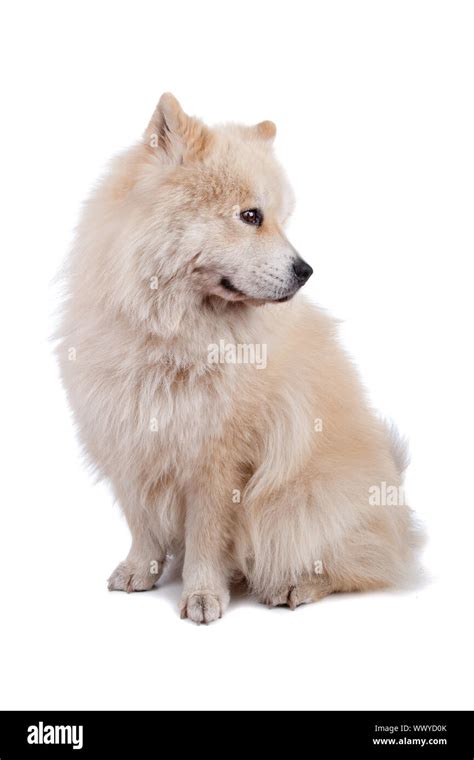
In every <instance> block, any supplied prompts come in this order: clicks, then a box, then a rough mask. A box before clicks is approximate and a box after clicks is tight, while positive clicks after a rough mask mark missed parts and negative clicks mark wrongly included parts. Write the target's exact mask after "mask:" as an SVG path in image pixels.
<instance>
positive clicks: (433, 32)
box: [0, 0, 474, 709]
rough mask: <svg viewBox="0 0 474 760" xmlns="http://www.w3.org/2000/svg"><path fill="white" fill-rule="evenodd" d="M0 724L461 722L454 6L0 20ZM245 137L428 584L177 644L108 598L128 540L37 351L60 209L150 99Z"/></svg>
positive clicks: (39, 7) (468, 662) (90, 9)
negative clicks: (346, 360)
mask: <svg viewBox="0 0 474 760" xmlns="http://www.w3.org/2000/svg"><path fill="white" fill-rule="evenodd" d="M0 28H1V40H0V54H1V58H2V60H1V61H0V70H1V72H2V80H3V81H2V88H1V92H2V96H1V97H2V101H1V104H0V109H1V114H0V129H1V144H0V150H1V174H2V177H1V180H2V181H1V193H2V199H1V210H2V222H1V227H0V235H1V241H0V242H1V247H0V251H1V253H0V261H1V269H2V271H1V273H0V286H1V299H0V307H1V310H2V314H1V324H2V336H3V337H2V353H1V357H2V365H3V366H2V393H1V395H0V399H1V403H2V411H1V434H2V438H3V444H4V451H3V465H4V467H3V468H2V470H3V474H2V507H1V510H2V511H1V532H0V562H1V567H0V577H1V585H2V592H1V595H0V618H1V628H0V658H1V663H0V707H2V708H32V709H33V708H64V709H67V708H89V709H95V708H111V709H114V708H123V709H126V708H133V709H139V708H148V709H154V708H157V709H162V708H184V709H195V708H203V709H208V708H209V709H210V708H219V709H227V708H237V709H245V708H248V709H261V708H262V709H287V708H289V709H356V708H359V709H364V708H387V709H388V708H407V709H408V708H426V709H433V708H441V709H444V708H470V709H472V708H473V707H474V704H473V703H474V698H473V693H472V683H473V675H474V674H473V664H472V641H473V639H474V631H473V619H472V617H473V616H472V599H473V593H472V580H473V575H474V573H473V563H474V557H473V553H472V542H473V534H474V517H473V493H474V484H473V479H472V472H473V468H472V465H473V462H472V456H473V451H472V431H473V415H472V411H473V410H472V393H473V388H474V384H473V377H472V366H471V364H472V358H471V357H472V322H473V313H472V312H473V309H472V291H473V273H472V266H471V262H472V257H473V253H474V245H473V244H474V222H473V209H474V206H473V201H474V108H473V84H474V45H473V39H474V6H473V4H472V3H469V2H466V3H463V2H456V1H453V0H450V1H449V2H448V1H447V0H446V2H436V0H430V1H429V2H421V1H419V0H409V1H408V2H407V1H406V0H396V1H395V0H394V1H393V2H387V1H381V0H374V2H366V1H358V2H338V1H335V2H316V1H315V0H311V1H309V0H308V2H303V1H302V0H293V2H291V3H289V2H287V1H285V2H281V0H252V2H249V1H248V0H239V2H238V3H230V2H218V1H217V0H215V1H212V0H200V2H184V1H183V0H173V2H166V3H165V2H149V3H148V2H139V1H137V0H128V2H118V1H117V0H114V2H96V1H94V2H86V1H85V0H81V1H80V2H51V1H47V0H44V1H43V2H41V3H36V2H30V3H27V2H10V3H6V2H5V3H2V11H1V19H0ZM166 90H171V91H173V92H174V93H175V94H176V95H177V97H178V98H179V99H180V100H181V102H182V105H183V107H184V108H185V109H186V110H188V111H189V112H190V113H194V114H197V115H199V116H202V117H203V118H205V119H206V120H208V121H209V122H215V121H219V120H240V121H244V122H248V123H254V122H257V121H259V120H261V119H267V118H268V119H273V120H274V121H275V122H276V123H277V125H278V138H277V142H276V148H277V151H278V154H279V157H280V158H281V160H282V162H283V163H284V165H285V167H286V168H287V171H288V174H289V176H290V179H291V180H292V183H293V185H294V188H295V191H296V197H297V208H296V213H295V215H294V218H293V220H292V223H291V228H290V237H291V239H292V241H293V243H294V244H295V246H296V247H297V248H298V250H299V251H300V252H301V254H302V255H303V256H304V258H306V259H307V260H308V261H309V262H310V263H311V264H312V265H313V267H314V270H315V274H314V276H313V278H312V279H311V281H310V282H309V283H308V287H307V288H306V290H307V292H308V293H309V294H310V295H311V297H312V298H314V299H315V300H316V301H317V302H318V303H319V304H321V305H322V306H324V307H327V308H328V309H330V310H331V311H332V312H333V313H334V314H335V315H337V316H338V317H340V318H341V319H342V320H344V324H343V326H342V336H343V339H344V341H345V343H346V345H347V346H348V348H349V350H350V352H351V353H352V354H353V355H354V357H355V358H356V361H357V363H358V365H359V366H360V368H361V371H362V374H363V377H364V380H365V382H366V384H367V386H368V388H369V390H370V393H371V396H372V398H373V400H374V403H375V404H376V405H377V407H378V408H380V409H381V410H382V411H383V412H384V413H385V414H386V415H389V416H391V417H393V418H394V419H395V420H396V421H397V422H398V424H399V427H400V428H401V430H402V432H404V433H405V434H406V435H407V436H408V438H409V439H410V442H411V451H412V465H411V468H410V470H409V475H408V479H407V493H408V497H409V500H410V502H411V504H412V505H413V506H414V508H415V509H416V511H417V513H418V515H419V516H420V517H421V518H422V520H423V521H424V522H425V524H426V526H427V530H428V534H429V539H430V540H429V544H428V547H427V550H426V553H425V566H426V567H427V570H428V572H429V574H430V576H431V580H430V581H429V582H428V583H427V584H426V585H425V586H424V587H421V588H419V589H418V590H416V591H412V592H410V593H380V594H367V595H351V596H334V597H331V598H329V599H327V600H324V601H323V602H321V603H319V604H316V605H312V606H309V607H306V608H300V609H298V610H297V611H296V612H290V611H289V610H286V609H277V610H273V611H270V610H267V609H266V608H264V607H262V606H259V605H258V604H256V603H255V602H253V601H252V600H248V599H239V600H236V601H234V602H233V603H232V604H231V607H230V609H229V611H228V613H227V615H226V617H224V619H223V620H222V621H220V622H219V623H216V624H213V625H211V626H209V627H205V626H201V627H199V628H198V627H197V626H195V625H193V624H191V623H190V622H188V621H181V620H180V619H179V616H178V612H177V602H178V598H179V595H180V587H179V583H178V582H172V583H169V584H168V585H165V586H162V587H160V588H158V589H156V590H155V591H153V592H150V593H146V594H135V595H126V594H120V593H114V594H111V593H108V592H107V589H106V578H107V577H108V575H109V574H110V572H111V571H112V570H113V568H114V567H115V565H116V564H117V562H118V561H119V560H121V559H122V558H123V557H124V556H125V554H126V553H127V551H128V543H129V537H128V531H127V528H126V526H125V523H124V521H123V519H122V518H121V516H120V514H119V511H118V508H117V507H112V500H111V497H110V494H109V492H108V489H107V487H106V486H105V485H99V486H94V485H93V483H92V481H91V479H90V477H89V476H88V474H87V472H86V471H85V469H84V467H83V465H82V463H81V461H80V455H79V450H78V446H77V443H76V440H75V436H74V431H73V425H72V421H71V419H70V414H69V412H68V409H67V406H66V402H65V398H64V394H63V392H62V389H61V387H60V384H59V382H58V373H57V369H56V366H55V362H54V359H53V357H52V355H51V344H50V343H48V340H47V336H48V335H49V334H50V333H51V331H52V329H53V327H54V324H55V319H54V309H55V307H56V306H57V304H58V292H57V288H56V287H55V286H54V284H52V279H53V277H54V275H55V273H56V272H57V270H58V268H59V267H60V264H61V262H62V260H63V258H64V256H65V253H66V251H67V249H68V246H69V244H70V241H71V236H72V231H73V228H74V225H75V223H76V221H77V218H78V213H79V209H80V203H81V201H82V199H83V198H84V197H85V196H86V194H87V192H88V190H89V188H90V187H91V185H92V183H93V182H94V180H95V179H96V177H97V176H98V174H99V173H100V171H101V169H102V167H103V165H104V163H105V162H106V161H107V159H108V158H109V157H110V155H111V154H113V153H114V152H115V151H117V150H119V149H122V148H123V147H125V146H127V144H129V143H130V142H132V141H133V140H135V139H136V138H138V137H139V136H140V135H141V133H142V131H143V129H144V127H145V125H146V123H147V120H148V118H149V116H150V114H151V112H152V110H153V108H154V106H155V103H156V101H157V100H158V98H159V96H160V94H161V93H162V92H163V91H166Z"/></svg>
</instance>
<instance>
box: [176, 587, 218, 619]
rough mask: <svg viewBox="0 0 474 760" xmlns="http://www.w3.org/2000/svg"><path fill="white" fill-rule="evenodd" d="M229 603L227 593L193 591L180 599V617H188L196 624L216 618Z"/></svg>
mask: <svg viewBox="0 0 474 760" xmlns="http://www.w3.org/2000/svg"><path fill="white" fill-rule="evenodd" d="M228 604H229V593H228V592H225V593H219V592H217V593H215V592H211V591H193V592H192V593H191V594H184V596H183V598H182V599H181V605H180V609H181V617H182V618H189V619H190V620H193V621H194V622H195V623H197V624H198V625H199V624H200V623H206V624H207V623H212V622H213V621H214V620H218V619H219V618H221V617H222V615H223V614H224V612H225V609H226V607H227V605H228Z"/></svg>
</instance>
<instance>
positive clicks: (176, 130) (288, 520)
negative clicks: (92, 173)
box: [57, 93, 420, 623]
mask: <svg viewBox="0 0 474 760" xmlns="http://www.w3.org/2000/svg"><path fill="white" fill-rule="evenodd" d="M275 134H276V127H275V125H274V124H273V123H272V122H271V121H263V122H260V123H258V124H257V125H255V126H241V125H238V124H225V125H221V126H216V127H213V128H211V127H208V126H206V125H205V124H204V123H203V122H201V121H200V120H199V119H197V118H194V117H190V116H188V115H187V114H186V113H185V112H184V111H183V110H182V108H181V106H180V104H179V103H178V101H177V100H176V99H175V97H174V96H173V95H171V94H169V93H165V94H164V95H163V96H162V97H161V99H160V101H159V103H158V105H157V107H156V109H155V111H154V113H153V116H152V118H151V121H150V123H149V125H148V127H147V129H146V131H145V133H144V136H143V138H142V139H141V140H140V141H139V142H138V143H137V144H135V145H134V146H133V147H132V148H131V149H129V150H128V151H127V152H125V153H123V154H122V155H120V156H119V157H118V158H116V159H115V160H114V161H113V163H112V164H111V167H110V170H109V171H108V173H107V176H106V177H105V178H104V179H103V180H102V181H101V182H100V184H99V185H98V187H97V188H96V189H95V190H94V192H93V194H92V196H91V198H90V199H89V201H88V202H87V204H86V206H85V209H84V211H83V215H82V219H81V221H80V224H79V227H78V230H77V234H76V239H75V243H74V245H73V249H72V251H71V254H70V257H69V260H68V262H67V266H66V268H65V283H66V289H67V295H66V298H65V301H64V305H63V312H62V316H61V324H60V329H59V334H58V337H59V341H58V347H57V352H58V356H59V362H60V367H61V374H62V379H63V382H64V385H65V387H66V390H67V394H68V397H69V401H70V405H71V407H72V409H73V412H74V415H75V420H76V422H77V426H78V432H79V436H80V440H81V443H82V445H83V448H84V452H85V454H86V456H87V459H88V461H89V462H90V463H91V464H92V465H93V467H94V468H95V469H96V470H97V472H98V473H99V474H100V476H101V477H103V478H105V479H107V480H108V481H109V483H110V484H111V487H112V489H113V493H114V496H115V498H116V500H117V501H118V502H119V504H120V506H121V509H122V510H123V512H124V514H125V517H126V519H127V522H128V525H129V528H130V532H131V538H132V542H131V548H130V552H129V554H128V556H127V557H126V559H125V560H124V561H123V562H121V563H120V564H119V565H118V567H117V568H116V569H115V571H114V572H113V573H112V575H111V577H110V579H109V589H111V590H118V591H128V592H131V591H146V590H148V589H151V588H152V587H153V586H154V585H155V584H156V582H157V581H158V580H159V578H160V575H161V574H162V572H163V568H164V567H165V563H166V561H167V558H169V557H170V556H173V555H174V556H181V557H182V578H183V593H182V599H181V602H180V609H181V616H182V617H184V618H189V619H191V620H193V621H195V622H196V623H210V622H212V621H214V620H216V619H218V618H220V617H221V616H222V614H223V612H224V611H225V609H226V607H227V606H228V603H229V596H230V592H229V589H230V587H231V584H232V583H233V582H234V581H235V580H236V579H244V581H245V583H246V586H247V588H248V591H249V593H251V594H253V595H255V596H256V597H257V598H258V599H259V600H260V601H262V602H264V603H265V604H268V605H269V606H278V605H287V606H289V607H290V608H291V609H294V608H295V607H297V606H298V605H300V604H303V603H307V602H314V601H316V600H319V599H321V598H323V597H325V596H326V595H328V594H331V593H334V592H340V591H342V592H344V591H364V590H369V589H382V588H388V587H392V586H399V585H401V584H405V583H406V582H407V580H408V579H409V578H410V577H412V574H413V572H414V570H415V567H416V557H417V548H418V547H419V545H420V540H419V539H420V536H419V531H418V529H417V526H416V523H415V520H414V518H413V515H412V512H411V510H410V508H409V507H408V506H407V505H406V504H405V503H404V499H403V498H402V497H400V493H401V485H402V477H403V471H404V469H405V466H406V461H405V451H404V443H403V441H402V440H401V439H400V437H399V436H398V434H397V433H396V431H395V430H394V429H391V428H390V427H388V426H387V424H386V423H385V422H384V421H383V420H381V419H379V418H378V417H377V416H376V414H375V413H374V412H373V411H372V410H371V408H370V406H369V404H368V402H367V400H366V397H365V393H364V390H363V388H362V386H361V382H360V380H359V377H358V375H357V372H356V370H355V369H354V367H353V365H352V363H351V361H350V360H349V359H348V357H347V356H346V354H345V352H344V350H343V349H342V348H341V346H340V345H339V343H338V338H337V332H336V323H335V321H334V320H332V319H331V318H330V317H329V316H327V315H326V313H325V312H323V311H322V310H321V309H319V308H317V307H316V306H314V305H312V304H311V303H310V302H309V301H307V300H306V299H305V298H304V297H303V296H302V295H301V294H298V295H297V293H298V291H299V290H300V288H301V287H302V286H303V285H304V284H305V282H306V281H307V280H308V278H309V277H310V276H311V274H312V269H311V266H310V265H309V264H308V263H306V262H305V261H304V260H303V258H302V257H301V256H300V255H299V254H298V253H297V252H296V250H295V249H294V247H293V246H292V245H291V243H290V242H289V240H288V239H287V237H286V235H285V232H284V228H285V222H286V221H287V219H288V217H289V216H290V214H291V211H292V208H293V203H294V201H293V194H292V191H291V189H290V186H289V184H288V181H287V179H286V177H285V174H284V172H283V170H282V168H281V167H280V165H279V164H278V162H277V160H276V158H275V155H274V151H273V141H274V138H275ZM256 346H257V347H260V350H259V351H258V352H257V351H255V350H254V351H253V353H252V351H251V350H250V349H252V347H256ZM216 347H217V350H216ZM239 347H240V349H241V350H240V353H239ZM263 347H264V349H265V350H263ZM256 356H258V357H259V361H255V357H256ZM239 357H240V360H239ZM263 357H264V358H265V361H263ZM389 493H391V494H396V498H393V499H392V501H394V502H395V503H388V502H389V501H390V499H389V498H388V497H387V494H389Z"/></svg>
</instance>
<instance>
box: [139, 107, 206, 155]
mask: <svg viewBox="0 0 474 760" xmlns="http://www.w3.org/2000/svg"><path fill="white" fill-rule="evenodd" d="M144 139H145V143H146V145H147V147H148V148H149V149H150V150H151V151H153V152H155V153H157V154H158V155H160V156H161V157H162V158H163V159H165V160H166V161H167V162H170V163H176V164H182V163H185V162H187V161H192V160H197V159H199V158H200V157H201V156H202V155H203V153H204V151H205V150H206V147H207V145H208V142H209V140H210V132H209V130H208V129H207V127H206V126H205V125H204V124H203V123H202V122H200V121H199V120H198V119H195V118H194V117H192V116H188V115H187V114H186V113H185V112H184V111H183V109H182V108H181V106H180V104H179V103H178V101H177V100H176V98H175V97H174V95H172V94H171V93H170V92H165V93H164V95H162V96H161V98H160V100H159V103H158V105H157V106H156V108H155V111H154V113H153V116H152V117H151V120H150V123H149V125H148V127H147V129H146V131H145V135H144Z"/></svg>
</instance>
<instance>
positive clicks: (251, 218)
mask: <svg viewBox="0 0 474 760" xmlns="http://www.w3.org/2000/svg"><path fill="white" fill-rule="evenodd" d="M240 218H241V219H242V221H243V222H245V224H254V225H255V226H256V227H260V225H261V224H262V222H263V214H262V212H261V211H260V209H258V208H249V209H247V211H242V212H241V214H240Z"/></svg>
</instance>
